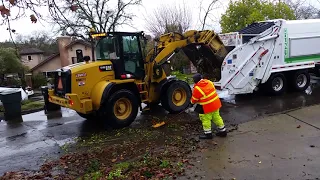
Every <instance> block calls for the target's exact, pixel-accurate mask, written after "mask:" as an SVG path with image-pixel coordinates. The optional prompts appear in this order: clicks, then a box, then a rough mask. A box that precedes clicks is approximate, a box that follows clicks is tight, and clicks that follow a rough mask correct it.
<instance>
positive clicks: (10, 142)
mask: <svg viewBox="0 0 320 180" xmlns="http://www.w3.org/2000/svg"><path fill="white" fill-rule="evenodd" d="M313 83H314V84H313V86H314V87H313V88H312V92H310V89H309V90H308V91H307V93H288V94H286V95H283V96H279V97H270V96H266V95H262V94H259V93H256V94H250V95H241V96H229V95H226V94H225V93H224V92H220V93H219V94H220V97H221V98H222V100H223V108H222V109H221V115H222V117H223V118H224V120H225V122H226V124H240V123H244V122H248V121H251V120H254V119H255V118H257V117H261V116H265V115H270V114H275V113H280V112H283V111H290V110H294V109H298V108H301V107H305V106H310V105H315V104H319V103H320V88H319V87H318V81H317V80H313ZM165 114H166V112H165V111H164V110H162V109H161V108H158V109H157V110H156V111H155V113H153V114H152V115H140V116H139V117H138V118H137V120H136V121H135V122H134V123H133V125H132V126H141V125H142V124H145V123H146V122H148V123H150V122H149V121H150V117H151V118H153V117H155V116H156V117H158V118H159V119H161V117H164V116H165ZM61 116H62V117H61ZM103 130H104V129H103V126H101V124H99V123H96V122H93V121H86V120H84V119H82V118H81V117H79V116H78V115H77V114H76V113H75V112H74V111H72V110H68V109H63V110H62V113H60V114H59V113H57V114H51V115H50V116H49V117H48V116H47V115H45V114H44V112H43V111H41V112H37V113H33V114H29V115H25V116H23V122H21V123H15V124H8V123H6V122H5V121H1V122H0V174H3V173H4V172H7V171H16V170H20V169H23V168H25V169H32V170H33V169H34V170H36V169H38V168H39V166H40V165H41V164H42V163H43V162H45V161H46V160H50V159H53V158H57V157H59V156H60V155H61V153H62V152H63V151H62V149H61V146H62V145H63V144H65V143H67V142H69V141H72V138H74V137H78V136H86V135H90V134H92V133H95V132H100V131H103Z"/></svg>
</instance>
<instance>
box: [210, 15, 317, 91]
mask: <svg viewBox="0 0 320 180" xmlns="http://www.w3.org/2000/svg"><path fill="white" fill-rule="evenodd" d="M219 36H220V39H221V40H222V41H223V43H224V45H225V46H226V47H227V49H229V50H230V52H229V53H228V54H227V56H226V57H225V58H224V61H223V63H222V66H221V79H220V80H219V81H218V82H215V86H216V87H217V89H222V90H228V91H229V94H247V93H252V92H254V91H256V90H258V89H263V90H267V91H268V92H270V93H272V94H276V95H279V94H282V93H283V92H285V91H286V90H288V89H290V90H295V91H304V90H305V89H307V88H308V86H309V84H310V75H309V72H310V70H316V71H318V67H317V66H318V65H320V19H311V20H283V19H276V20H268V21H263V22H256V23H253V24H251V25H249V26H247V27H245V28H244V29H242V30H240V31H238V32H233V33H227V34H220V35H219Z"/></svg>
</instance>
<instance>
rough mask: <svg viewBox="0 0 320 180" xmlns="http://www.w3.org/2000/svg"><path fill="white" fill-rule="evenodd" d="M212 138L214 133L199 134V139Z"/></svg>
mask: <svg viewBox="0 0 320 180" xmlns="http://www.w3.org/2000/svg"><path fill="white" fill-rule="evenodd" d="M212 138H213V136H212V133H206V134H201V135H200V136H199V139H212Z"/></svg>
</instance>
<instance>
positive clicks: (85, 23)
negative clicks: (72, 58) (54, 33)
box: [49, 0, 141, 39]
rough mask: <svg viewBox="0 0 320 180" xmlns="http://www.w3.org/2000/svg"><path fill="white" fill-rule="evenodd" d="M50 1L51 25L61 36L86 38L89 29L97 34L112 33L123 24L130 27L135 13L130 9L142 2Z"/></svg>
mask: <svg viewBox="0 0 320 180" xmlns="http://www.w3.org/2000/svg"><path fill="white" fill-rule="evenodd" d="M49 1H50V8H49V12H50V15H51V18H52V22H53V24H56V25H58V26H59V30H60V31H61V32H63V34H66V35H71V36H75V37H80V38H83V39H85V38H86V33H87V32H88V30H89V29H90V28H94V30H95V31H97V32H108V31H115V30H116V28H117V27H119V26H122V25H129V26H130V25H131V24H130V22H131V20H132V18H133V17H134V14H132V13H130V11H129V10H130V8H131V7H132V6H135V5H140V4H141V0H71V1H63V3H62V4H61V2H56V1H55V0H49Z"/></svg>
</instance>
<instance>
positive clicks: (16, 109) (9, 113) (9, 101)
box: [0, 90, 22, 121]
mask: <svg viewBox="0 0 320 180" xmlns="http://www.w3.org/2000/svg"><path fill="white" fill-rule="evenodd" d="M0 99H1V102H2V105H3V107H4V119H5V120H6V121H7V120H11V119H16V118H19V117H21V100H22V98H21V92H20V91H19V90H8V91H3V92H1V93H0Z"/></svg>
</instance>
